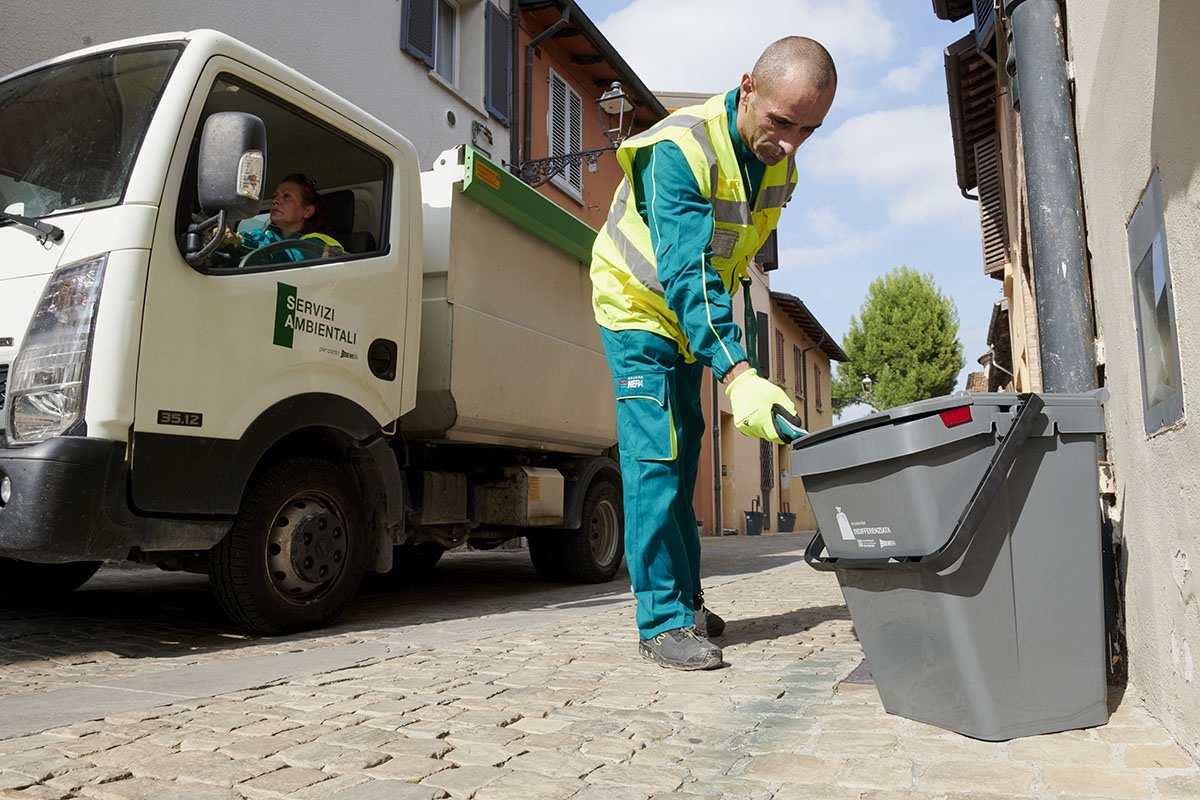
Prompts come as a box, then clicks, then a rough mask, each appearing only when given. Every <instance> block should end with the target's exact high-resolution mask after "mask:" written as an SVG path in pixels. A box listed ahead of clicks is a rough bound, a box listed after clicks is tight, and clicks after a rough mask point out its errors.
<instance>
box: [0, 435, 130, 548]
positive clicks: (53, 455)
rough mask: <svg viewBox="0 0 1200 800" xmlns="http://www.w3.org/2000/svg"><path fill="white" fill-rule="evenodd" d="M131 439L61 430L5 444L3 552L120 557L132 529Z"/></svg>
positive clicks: (1, 456)
mask: <svg viewBox="0 0 1200 800" xmlns="http://www.w3.org/2000/svg"><path fill="white" fill-rule="evenodd" d="M128 474H129V471H128V467H127V466H126V464H125V444H124V442H114V441H110V440H107V439H86V438H76V437H59V438H55V439H49V440H47V441H45V442H41V443H39V444H36V445H31V446H29V447H14V448H9V449H4V450H0V480H3V479H4V478H8V480H9V481H10V482H11V487H12V491H11V496H10V497H9V499H8V502H7V503H0V556H8V557H10V558H18V559H21V560H24V561H41V562H62V561H96V560H105V559H121V558H124V557H125V556H126V555H127V554H128V552H129V546H130V542H131V540H132V537H133V532H132V527H131V523H132V521H131V518H130V514H129V509H128V504H127V502H126V480H127V476H128Z"/></svg>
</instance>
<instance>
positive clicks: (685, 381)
mask: <svg viewBox="0 0 1200 800" xmlns="http://www.w3.org/2000/svg"><path fill="white" fill-rule="evenodd" d="M600 333H601V337H602V338H603V340H604V352H605V354H606V355H607V356H608V366H609V369H610V370H611V371H612V376H613V388H614V391H615V394H616V399H617V436H618V439H619V442H620V444H619V447H620V451H621V481H622V484H623V486H624V499H625V563H626V566H627V567H628V569H629V577H630V581H631V582H632V584H633V593H634V595H635V596H636V597H637V626H638V633H639V634H640V636H641V638H643V639H649V638H651V637H653V636H657V635H658V634H660V633H662V632H663V631H669V630H672V629H673V628H683V627H687V626H689V625H692V624H694V622H695V614H694V610H693V607H692V603H693V600H694V598H695V596H696V595H697V594H699V593H700V535H699V533H698V532H697V530H696V515H695V512H694V510H693V509H692V498H693V496H694V494H695V490H696V471H697V469H698V468H699V461H700V442H701V439H702V438H703V436H704V414H703V412H702V411H701V408H700V379H701V378H702V377H703V374H704V367H703V366H701V365H700V364H698V363H695V362H693V363H691V364H689V363H687V362H686V361H685V360H684V358H683V356H682V355H680V353H679V349H678V348H677V347H676V346H675V343H674V342H672V341H671V340H669V339H667V338H665V337H663V336H659V335H657V334H654V333H649V332H647V331H632V330H631V331H610V330H607V329H604V328H601V329H600Z"/></svg>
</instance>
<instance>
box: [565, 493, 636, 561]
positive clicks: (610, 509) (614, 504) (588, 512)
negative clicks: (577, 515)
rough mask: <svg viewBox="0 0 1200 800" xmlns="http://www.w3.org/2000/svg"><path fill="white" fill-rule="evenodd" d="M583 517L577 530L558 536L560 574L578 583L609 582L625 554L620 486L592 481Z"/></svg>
mask: <svg viewBox="0 0 1200 800" xmlns="http://www.w3.org/2000/svg"><path fill="white" fill-rule="evenodd" d="M582 519H583V524H582V525H580V526H579V530H577V531H562V532H561V533H560V534H559V536H558V538H559V544H560V547H561V548H562V549H561V551H560V554H559V557H560V558H561V559H562V569H563V573H564V575H565V576H566V578H567V579H568V580H571V581H575V582H577V583H604V582H605V581H610V580H612V579H613V577H614V576H615V575H616V574H617V570H618V569H620V567H621V558H622V557H623V556H624V555H625V535H624V527H625V517H624V511H623V510H622V507H621V491H620V489H618V488H617V487H616V486H615V485H614V484H612V483H611V482H609V481H606V480H597V481H596V482H595V483H593V484H592V485H591V486H590V487H589V488H588V491H587V494H586V495H584V498H583V515H582Z"/></svg>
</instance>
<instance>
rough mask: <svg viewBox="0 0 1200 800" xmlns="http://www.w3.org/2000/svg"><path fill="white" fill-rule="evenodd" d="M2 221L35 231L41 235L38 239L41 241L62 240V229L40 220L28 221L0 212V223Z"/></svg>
mask: <svg viewBox="0 0 1200 800" xmlns="http://www.w3.org/2000/svg"><path fill="white" fill-rule="evenodd" d="M3 220H9V221H10V222H15V223H17V224H18V225H22V226H24V227H26V228H31V229H33V230H34V231H37V233H39V234H41V235H40V236H38V238H39V239H41V240H42V241H45V240H46V239H49V240H50V241H52V242H61V241H62V238H63V229H62V228H60V227H58V226H57V225H51V224H50V223H49V222H42V221H41V220H40V219H30V218H29V217H22V216H20V215H18V214H10V213H9V212H7V211H0V221H3ZM43 237H44V238H43Z"/></svg>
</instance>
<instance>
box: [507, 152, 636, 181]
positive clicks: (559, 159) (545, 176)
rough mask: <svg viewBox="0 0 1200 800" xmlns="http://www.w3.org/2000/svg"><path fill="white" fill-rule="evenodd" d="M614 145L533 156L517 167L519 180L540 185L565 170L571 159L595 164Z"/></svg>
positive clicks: (590, 164) (591, 164)
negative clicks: (556, 154) (545, 156)
mask: <svg viewBox="0 0 1200 800" xmlns="http://www.w3.org/2000/svg"><path fill="white" fill-rule="evenodd" d="M616 149H617V148H615V147H598V148H596V149H595V150H584V151H582V152H579V153H564V154H562V155H558V156H550V157H549V158H535V159H533V160H531V161H523V162H521V165H520V167H519V169H520V171H521V180H523V181H525V183H527V184H529V185H530V186H533V187H535V188H536V187H538V186H541V185H542V184H543V183H546V182H547V181H549V180H550V179H551V178H553V177H554V176H555V175H558V174H559V173H561V172H563V171H564V170H566V168H567V167H568V166H569V165H570V164H571V162H572V161H582V162H583V163H585V164H587V165H588V166H593V167H594V166H595V165H596V163H597V162H599V160H600V156H602V155H604V154H605V153H611V152H612V151H614V150H616Z"/></svg>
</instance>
